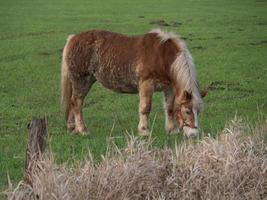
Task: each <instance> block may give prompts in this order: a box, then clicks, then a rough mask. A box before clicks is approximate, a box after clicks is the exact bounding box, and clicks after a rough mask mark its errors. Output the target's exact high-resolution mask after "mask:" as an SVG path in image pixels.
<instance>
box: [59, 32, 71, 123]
mask: <svg viewBox="0 0 267 200" xmlns="http://www.w3.org/2000/svg"><path fill="white" fill-rule="evenodd" d="M72 37H73V35H70V36H69V37H68V39H67V43H66V45H65V47H64V50H63V55H62V64H61V109H62V112H63V113H64V115H65V119H66V121H67V118H68V116H69V110H70V103H71V96H72V85H71V81H70V78H69V70H68V64H67V62H66V55H67V51H68V44H69V41H70V40H71V38H72Z"/></svg>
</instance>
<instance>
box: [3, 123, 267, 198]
mask: <svg viewBox="0 0 267 200" xmlns="http://www.w3.org/2000/svg"><path fill="white" fill-rule="evenodd" d="M228 127H229V128H228V129H225V130H224V131H223V133H222V134H220V136H219V137H218V138H217V139H213V138H208V137H207V138H203V139H202V140H201V141H200V142H198V143H197V144H193V142H190V141H188V142H186V143H184V144H182V145H179V146H176V148H175V149H174V150H173V149H168V148H166V149H164V150H162V149H154V148H153V147H152V146H151V142H150V141H144V140H141V139H138V138H135V137H129V138H128V141H127V142H128V143H127V144H128V145H127V148H126V149H124V150H118V149H117V148H116V146H115V145H109V147H110V148H109V151H108V153H107V155H106V156H105V157H103V161H102V162H101V163H100V164H99V165H95V164H94V161H93V160H87V161H85V162H83V163H81V164H80V165H79V166H76V167H67V166H66V165H61V166H58V165H56V164H55V163H54V162H53V159H51V158H50V159H44V160H43V161H41V162H38V163H34V165H35V168H34V169H35V170H34V171H33V174H32V178H33V187H30V186H27V185H24V184H23V183H20V184H19V185H18V186H17V187H16V188H13V189H10V190H9V192H7V195H8V198H9V199H44V200H49V199H77V200H81V199H116V200H119V199H124V200H127V199H151V200H152V199H162V200H163V199H235V200H237V199H242V200H243V199H267V146H266V144H265V143H264V142H263V135H264V134H266V132H267V122H266V123H265V125H264V126H262V127H260V128H256V129H254V130H253V131H252V130H251V129H249V128H248V127H244V126H243V125H241V124H240V123H239V121H237V120H236V121H235V122H233V123H232V124H230V125H229V126H228Z"/></svg>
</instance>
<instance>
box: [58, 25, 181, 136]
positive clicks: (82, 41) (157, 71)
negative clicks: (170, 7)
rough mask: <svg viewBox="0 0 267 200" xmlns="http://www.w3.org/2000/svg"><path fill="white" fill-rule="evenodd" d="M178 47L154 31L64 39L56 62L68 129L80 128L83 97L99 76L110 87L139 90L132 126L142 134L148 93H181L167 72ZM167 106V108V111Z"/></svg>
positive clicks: (82, 128) (91, 33)
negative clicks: (137, 117)
mask: <svg viewBox="0 0 267 200" xmlns="http://www.w3.org/2000/svg"><path fill="white" fill-rule="evenodd" d="M180 52H181V49H180V47H179V45H178V44H177V43H176V42H175V41H174V40H173V39H168V40H166V41H164V42H162V41H161V40H160V39H159V36H158V35H157V33H147V34H145V35H141V36H125V35H122V34H118V33H112V32H108V31H98V30H93V31H88V32H83V33H79V34H77V35H75V36H73V37H72V38H70V39H69V40H68V42H67V44H66V46H65V48H64V53H63V61H62V103H63V107H64V108H65V109H64V110H65V114H66V120H67V126H68V129H69V130H72V131H74V132H84V131H86V129H85V126H84V123H83V118H82V105H83V101H84V98H85V96H86V94H87V93H88V91H89V89H90V88H91V86H92V85H93V83H94V82H95V81H99V82H100V83H101V84H102V85H103V86H104V87H107V88H109V89H111V90H113V91H116V92H120V93H138V92H139V96H140V104H139V113H140V123H139V126H138V127H139V131H141V132H144V133H145V134H146V133H147V130H148V128H147V122H146V121H147V117H148V114H149V112H150V109H151V99H152V94H153V92H154V91H162V90H163V91H164V90H170V89H171V90H172V88H176V89H175V90H176V91H179V93H180V94H181V91H180V90H181V89H180V88H179V85H177V83H176V80H173V76H171V74H170V73H171V70H170V67H171V65H172V63H173V62H174V60H175V59H176V57H177V55H179V54H180ZM180 94H179V96H180ZM172 98H173V97H172ZM169 107H170V106H169ZM171 107H172V106H171ZM171 107H170V111H169V113H173V111H172V110H171ZM141 119H143V122H142V120H141Z"/></svg>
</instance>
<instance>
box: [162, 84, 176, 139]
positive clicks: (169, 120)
mask: <svg viewBox="0 0 267 200" xmlns="http://www.w3.org/2000/svg"><path fill="white" fill-rule="evenodd" d="M163 92H164V100H163V105H164V113H165V130H166V133H167V134H170V135H171V134H175V133H178V132H179V128H177V127H176V123H175V119H174V111H173V101H174V93H173V90H172V88H167V89H165V90H164V91H163Z"/></svg>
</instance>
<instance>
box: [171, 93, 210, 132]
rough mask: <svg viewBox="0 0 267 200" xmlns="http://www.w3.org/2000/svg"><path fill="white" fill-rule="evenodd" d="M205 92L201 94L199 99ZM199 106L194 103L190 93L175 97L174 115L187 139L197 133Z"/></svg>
mask: <svg viewBox="0 0 267 200" xmlns="http://www.w3.org/2000/svg"><path fill="white" fill-rule="evenodd" d="M206 94H207V92H201V97H204V96H206ZM200 109H201V106H200V104H198V103H195V102H194V99H193V95H192V93H191V92H188V91H183V93H182V94H181V95H179V96H178V95H177V96H175V99H174V113H175V118H176V120H177V123H178V126H179V128H180V129H182V130H183V131H184V133H185V135H187V136H188V137H195V136H197V135H198V133H199V125H198V113H199V112H200Z"/></svg>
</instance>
